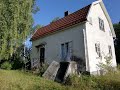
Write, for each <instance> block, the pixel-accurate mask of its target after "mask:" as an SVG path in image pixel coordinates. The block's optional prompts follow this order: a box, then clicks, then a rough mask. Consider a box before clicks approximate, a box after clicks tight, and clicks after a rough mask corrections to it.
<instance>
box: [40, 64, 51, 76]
mask: <svg viewBox="0 0 120 90" xmlns="http://www.w3.org/2000/svg"><path fill="white" fill-rule="evenodd" d="M48 66H49V65H48V64H47V63H44V64H43V65H42V67H40V68H39V75H40V76H42V75H43V74H44V72H45V71H46V70H47V68H48Z"/></svg>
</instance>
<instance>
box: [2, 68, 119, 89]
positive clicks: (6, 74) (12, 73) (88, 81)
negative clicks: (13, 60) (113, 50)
mask: <svg viewBox="0 0 120 90" xmlns="http://www.w3.org/2000/svg"><path fill="white" fill-rule="evenodd" d="M70 78H71V79H70V80H69V79H68V82H67V83H66V85H62V84H59V83H56V82H54V81H50V80H46V79H44V78H42V77H40V76H36V75H33V74H31V73H26V72H23V71H18V70H0V90H120V71H118V72H117V73H108V74H106V75H104V76H84V75H82V76H81V77H77V76H75V75H73V76H72V77H70Z"/></svg>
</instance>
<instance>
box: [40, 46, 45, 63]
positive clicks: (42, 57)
mask: <svg viewBox="0 0 120 90" xmlns="http://www.w3.org/2000/svg"><path fill="white" fill-rule="evenodd" d="M44 62H45V48H44V47H41V48H40V64H41V65H42V64H43V63H44Z"/></svg>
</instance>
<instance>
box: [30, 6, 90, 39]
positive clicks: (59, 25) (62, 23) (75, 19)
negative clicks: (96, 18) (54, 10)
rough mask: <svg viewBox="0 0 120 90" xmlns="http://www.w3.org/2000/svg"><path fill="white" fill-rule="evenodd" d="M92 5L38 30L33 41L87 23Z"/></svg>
mask: <svg viewBox="0 0 120 90" xmlns="http://www.w3.org/2000/svg"><path fill="white" fill-rule="evenodd" d="M90 6H91V5H88V6H86V7H84V8H82V9H80V10H78V11H76V12H74V13H72V14H70V15H68V16H65V17H63V18H61V19H59V20H57V21H55V22H52V23H50V24H49V25H47V26H45V27H42V28H40V29H38V30H37V31H36V32H35V33H34V34H33V36H32V38H31V40H37V39H39V38H40V37H42V36H45V35H48V34H51V33H53V32H55V31H59V30H61V29H64V28H67V27H69V26H72V25H75V24H78V23H80V22H83V21H86V20H87V19H86V16H87V14H88V11H89V8H90Z"/></svg>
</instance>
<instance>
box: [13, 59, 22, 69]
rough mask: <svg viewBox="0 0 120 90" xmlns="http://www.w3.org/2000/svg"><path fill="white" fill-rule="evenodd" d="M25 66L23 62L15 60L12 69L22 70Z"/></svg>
mask: <svg viewBox="0 0 120 90" xmlns="http://www.w3.org/2000/svg"><path fill="white" fill-rule="evenodd" d="M23 66H24V63H23V60H20V59H15V60H13V61H12V69H13V70H16V69H21V68H22V67H23Z"/></svg>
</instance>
